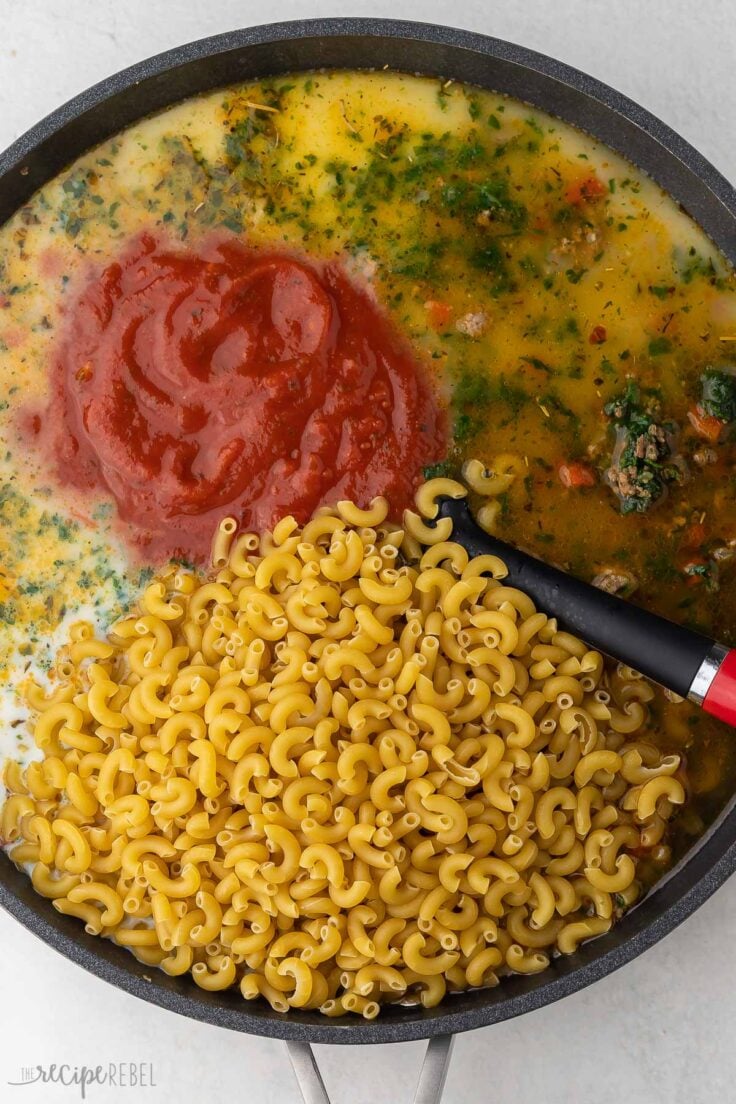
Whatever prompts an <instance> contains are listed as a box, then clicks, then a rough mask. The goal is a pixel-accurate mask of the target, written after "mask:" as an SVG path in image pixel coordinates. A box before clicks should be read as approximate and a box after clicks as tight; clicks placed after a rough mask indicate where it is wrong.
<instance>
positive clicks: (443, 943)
mask: <svg viewBox="0 0 736 1104" xmlns="http://www.w3.org/2000/svg"><path fill="white" fill-rule="evenodd" d="M515 474H517V473H516V466H515V464H514V458H513V457H500V458H498V462H497V463H496V464H495V465H494V467H493V472H492V473H491V472H488V471H486V470H485V469H484V468H483V467H482V466H481V465H478V464H474V465H473V464H469V465H468V466H467V468H466V471H465V476H466V479H467V480H468V482H469V483H470V484H471V486H472V488H473V489H474V490H475V491H476V492H478V493H483V494H486V495H489V494H494V493H499V492H500V491H501V490H502V489H504V488H505V487H506V486H507V485H508V483H509V482H510V481H511V480H512V479H513V478H514V476H515ZM464 493H465V490H464V487H463V486H462V484H460V483H457V482H455V481H453V480H449V479H438V480H432V481H430V482H428V483H425V484H424V485H423V486H422V487H420V489H419V491H418V492H417V496H416V504H417V509H418V513H416V514H415V513H411V512H407V515H406V517H405V521H404V528H403V529H402V528H399V527H397V526H395V525H389V524H388V523H387V513H388V506H387V503H386V502H385V501H384V500H382V499H376V500H375V501H374V502H373V503H372V504H371V506H370V508H369V509H359V508H358V507H357V506H355V505H354V504H353V503H351V502H340V503H338V504H337V507H336V508H335V509H334V510H327V509H323V510H320V511H319V512H318V513H317V515H315V517H314V518H313V519H312V520H311V521H309V522H308V523H307V524H306V525H305V526H304V527H303V528H300V527H299V526H298V524H297V522H296V521H295V520H294V519H293V518H289V517H287V518H283V519H282V520H281V521H280V522H279V523H278V525H276V526H275V527H274V529H273V531H272V532H266V533H263V534H261V535H257V534H253V533H245V534H238V533H237V526H236V524H235V522H234V521H233V519H229V518H226V519H224V520H223V521H222V522H221V524H220V525H219V527H218V529H217V531H216V533H215V536H214V539H213V545H212V572H211V575H210V576H209V577H208V578H205V579H200V578H198V577H197V576H195V575H194V574H193V573H191V572H188V571H184V570H178V571H177V570H174V569H169V570H167V571H166V572H164V573H163V574H162V575H161V577H160V578H159V579H156V580H154V581H153V582H151V583H150V584H148V585H147V587H146V589H145V591H144V592H143V594H142V596H141V599H140V603H139V608H138V609H137V610H135V611H133V612H132V613H130V614H128V615H127V616H126V617H124V618H123V619H121V620H120V621H118V622H117V623H116V624H114V625H112V626H111V627H110V629H109V631H108V633H107V639H106V640H103V641H98V640H95V639H94V637H93V633H92V632H91V627H89V626H86V625H83V624H78V625H76V626H73V629H72V633H71V641H70V643H69V645H68V646H67V647H66V648H65V649H62V652H61V654H60V655H59V656H58V658H57V663H56V669H57V670H59V671H61V672H63V673H64V675H65V678H64V679H63V681H61V682H60V683H59V685H58V686H55V687H54V688H53V689H52V691H51V692H50V693H44V692H43V691H42V690H41V689H40V688H39V687H37V686H34V685H31V686H29V687H28V693H27V697H28V701H29V705H30V706H31V708H32V709H34V710H35V712H36V720H35V730H34V736H35V740H36V744H37V745H38V747H39V749H40V750H41V751H42V752H43V758H42V759H41V760H40V761H39V762H34V763H31V764H30V766H29V767H28V768H27V770H26V771H21V770H20V768H19V766H18V764H16V763H12V762H11V763H8V764H7V765H6V768H5V774H4V779H5V783H6V786H7V788H8V790H9V796H8V798H7V800H6V801H5V804H4V806H3V808H2V811H1V812H0V831H1V833H2V839H3V840H4V841H5V842H6V843H7V844H8V846H9V847H10V853H11V857H12V858H13V859H15V861H17V862H19V863H20V862H22V863H30V864H31V865H32V875H31V876H32V881H33V885H34V887H35V889H36V890H37V892H38V893H40V894H42V895H43V896H45V897H49V898H51V900H52V901H53V904H54V906H55V907H56V908H57V909H58V910H59V911H60V912H62V913H64V914H65V915H68V916H74V917H77V918H79V919H80V920H81V921H82V922H83V923H84V925H85V928H86V930H87V932H89V933H90V934H94V935H102V936H104V937H106V938H109V939H112V940H114V941H115V942H117V943H119V944H120V945H121V946H125V947H128V948H129V950H130V951H131V952H132V953H133V954H135V955H136V956H137V957H139V958H140V959H141V960H142V961H144V962H145V963H147V964H149V965H158V966H160V967H161V968H162V969H163V970H164V971H166V972H167V973H169V974H171V975H174V976H177V975H181V974H184V973H187V972H189V973H191V975H192V977H193V979H194V981H195V982H196V984H197V985H199V986H201V987H202V988H204V989H208V990H211V991H217V990H221V989H227V988H230V987H231V986H235V985H238V986H239V988H240V991H241V993H242V995H243V997H244V998H245V999H247V1000H252V999H265V1000H266V1001H268V1002H269V1003H270V1004H271V1006H272V1007H273V1008H274V1009H275V1010H276V1011H277V1012H287V1011H288V1009H289V1008H306V1009H320V1010H321V1011H322V1012H323V1013H324V1014H325V1015H328V1016H337V1015H342V1014H345V1013H354V1014H359V1015H362V1016H365V1017H368V1018H371V1017H373V1016H375V1015H377V1014H378V1012H379V1010H380V1006H381V1004H385V1003H390V1002H396V1001H400V1002H404V1003H406V1002H412V1001H413V1002H417V1001H418V1002H421V1003H422V1004H423V1005H424V1006H426V1007H431V1006H432V1005H435V1004H437V1003H438V1002H439V1001H440V1000H441V999H442V998H443V997H444V995H445V993H446V992H448V991H456V990H462V989H465V988H468V987H475V986H489V985H496V984H498V982H499V979H500V977H501V976H502V975H504V974H506V973H510V972H516V973H536V972H538V971H540V970H543V969H545V967H546V966H547V965H548V963H549V960H550V956H551V955H553V954H557V953H562V954H570V953H573V952H574V951H575V950H576V949H577V947H578V945H579V944H580V943H581V942H582V941H583V940H586V939H589V938H591V937H594V936H596V935H600V934H601V933H603V932H605V931H607V930H608V929H609V928H610V927H611V924H612V923H613V922H614V919H615V917H616V915H620V913H621V912H622V911H623V909H625V908H626V907H628V905H630V904H632V903H633V902H634V901H635V900H636V898H637V896H638V894H639V891H640V890H639V884H638V882H637V864H638V862H639V861H640V856H641V855H642V854H643V853H644V852H646V851H647V850H648V849H652V848H655V847H662V846H663V845H662V839H663V836H664V834H665V831H666V825H667V821H668V819H669V818H670V817H671V816H672V814H673V813H674V811H675V810H676V809H677V807H678V806H680V805H681V804H682V803H683V802H684V800H685V796H686V794H685V789H684V786H683V781H682V772H681V769H680V761H679V758H678V757H677V756H676V755H671V754H670V755H663V754H662V753H661V752H660V751H659V750H658V748H657V747H655V746H654V744H652V743H651V742H650V741H647V739H646V726H647V719H648V715H647V702H648V700H649V698H650V697H651V689H650V688H649V687H648V686H647V684H646V683H642V682H641V680H639V678H638V676H637V675H636V673H635V672H631V671H630V670H629V669H628V668H623V667H619V668H615V667H612V666H611V665H610V664H607V663H605V662H604V661H603V659H602V657H601V656H600V655H598V654H597V653H595V652H590V651H589V650H588V649H587V647H586V646H585V645H584V644H583V643H582V642H581V641H579V640H578V639H577V638H575V637H573V636H571V635H570V634H568V633H564V632H560V631H559V630H558V628H557V625H556V623H555V621H554V620H553V619H550V618H548V617H547V616H546V615H544V614H542V613H538V612H537V611H536V610H535V608H534V605H533V603H532V601H531V600H530V599H529V598H528V596H527V595H525V594H524V593H522V592H521V591H519V590H516V589H515V588H513V587H508V586H506V585H504V577H505V574H506V569H505V567H504V565H503V563H502V562H501V561H500V560H498V559H497V558H496V557H493V556H484V557H478V558H477V559H475V560H470V561H469V560H468V556H467V553H466V552H465V551H464V549H462V548H461V547H460V546H459V545H458V544H456V543H453V541H452V539H451V538H452V534H451V524H450V523H448V521H447V519H443V520H442V521H440V522H439V524H436V523H435V519H436V515H437V506H436V498H437V496H438V495H450V496H453V497H459V496H461V495H462V494H464Z"/></svg>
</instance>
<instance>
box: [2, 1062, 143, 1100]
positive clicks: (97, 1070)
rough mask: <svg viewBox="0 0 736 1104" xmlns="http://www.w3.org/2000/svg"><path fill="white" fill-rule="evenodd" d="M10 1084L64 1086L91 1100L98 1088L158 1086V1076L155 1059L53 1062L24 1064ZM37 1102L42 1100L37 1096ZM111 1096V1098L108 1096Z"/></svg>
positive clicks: (20, 1085) (83, 1098)
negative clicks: (74, 1063) (81, 1063)
mask: <svg viewBox="0 0 736 1104" xmlns="http://www.w3.org/2000/svg"><path fill="white" fill-rule="evenodd" d="M7 1084H8V1085H9V1086H11V1087H12V1088H25V1087H27V1086H28V1085H63V1086H65V1087H67V1088H72V1089H76V1090H77V1093H78V1095H79V1099H80V1100H87V1099H88V1098H89V1099H91V1098H92V1097H93V1095H94V1093H93V1091H92V1090H94V1089H95V1088H98V1087H100V1086H107V1087H108V1088H114V1089H155V1088H157V1084H156V1078H155V1073H154V1068H153V1063H152V1062H108V1063H107V1064H106V1065H97V1066H72V1065H69V1064H68V1063H65V1062H62V1063H56V1062H54V1063H52V1064H51V1065H48V1066H42V1065H32V1066H22V1067H21V1069H20V1072H19V1075H18V1076H17V1077H16V1078H14V1079H13V1080H8V1082H7ZM33 1099H34V1101H35V1100H37V1099H38V1097H37V1096H34V1098H33ZM107 1099H109V1097H107Z"/></svg>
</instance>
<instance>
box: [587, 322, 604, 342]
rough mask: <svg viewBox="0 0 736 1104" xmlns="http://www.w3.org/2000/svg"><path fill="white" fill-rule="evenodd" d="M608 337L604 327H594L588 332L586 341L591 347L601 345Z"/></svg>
mask: <svg viewBox="0 0 736 1104" xmlns="http://www.w3.org/2000/svg"><path fill="white" fill-rule="evenodd" d="M607 337H608V334H607V333H606V327H605V326H594V327H593V329H592V330H591V331H590V337H589V338H588V341H589V342H590V344H591V345H602V344H603V342H604V341H605V340H606V338H607Z"/></svg>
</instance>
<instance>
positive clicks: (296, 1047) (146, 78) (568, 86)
mask: <svg viewBox="0 0 736 1104" xmlns="http://www.w3.org/2000/svg"><path fill="white" fill-rule="evenodd" d="M383 66H389V67H390V68H393V69H398V70H404V71H407V72H411V73H416V72H419V73H423V74H428V75H434V76H441V77H445V78H453V79H455V80H460V81H466V82H469V83H474V84H477V85H480V86H482V87H485V88H489V89H492V90H494V91H497V92H499V93H507V94H509V95H511V96H515V97H517V98H519V99H521V100H525V101H527V102H529V103H531V104H533V105H535V106H536V107H539V108H541V109H543V110H544V111H547V112H550V113H551V114H553V115H557V116H559V117H560V118H562V119H564V120H565V121H566V122H568V123H572V124H574V125H576V126H578V127H581V128H582V129H583V130H586V131H588V132H590V133H591V134H593V135H594V136H595V137H596V138H598V139H600V140H602V141H603V142H605V143H607V144H608V145H609V146H611V147H612V148H613V149H615V150H616V151H617V152H619V153H621V154H623V155H624V156H625V157H627V158H629V160H630V161H632V162H634V164H636V165H637V166H638V167H639V168H641V169H643V170H644V171H645V172H647V173H648V174H649V175H650V176H652V177H653V178H654V179H655V180H656V181H657V182H658V183H659V184H660V185H662V186H663V187H664V188H666V189H667V190H668V191H669V192H670V193H671V194H672V195H673V196H674V198H675V199H676V200H677V201H678V202H679V203H681V204H682V206H683V207H684V208H685V209H686V210H687V212H688V213H689V214H690V215H692V216H693V217H694V218H695V219H696V220H697V221H698V222H699V223H700V225H701V226H702V227H703V228H704V229H705V230H706V232H707V233H708V234H709V235H710V237H711V238H712V239H713V240H714V241H715V243H716V244H717V245H718V246H719V247H720V249H721V250H722V251H723V253H724V254H725V255H726V256H727V257H728V258H729V259H730V260H731V261H732V262H736V192H734V189H733V188H732V187H731V186H730V185H729V184H728V183H727V181H726V180H724V179H723V177H722V176H720V174H719V173H718V172H716V170H715V169H714V168H713V167H712V166H711V165H710V164H709V163H708V162H707V161H706V160H705V159H704V158H703V157H701V155H700V154H699V153H697V152H696V151H695V150H694V149H693V148H692V147H691V146H690V145H688V143H687V142H685V141H684V140H683V139H682V138H680V137H679V136H678V135H677V134H675V133H674V132H673V131H671V130H670V129H669V128H668V127H666V126H664V125H663V124H662V123H661V122H659V120H657V119H656V118H654V117H653V116H652V115H650V114H649V113H648V112H646V111H644V110H643V109H642V108H641V107H639V106H638V105H637V104H635V103H633V102H632V101H631V100H628V99H626V98H625V97H624V96H622V95H620V94H619V93H618V92H615V91H613V90H612V89H611V88H609V87H608V86H606V85H604V84H601V83H600V82H599V81H596V80H594V79H593V78H591V77H588V76H586V75H584V74H583V73H580V72H577V71H576V70H574V69H571V68H569V67H568V66H566V65H562V64H561V63H560V62H557V61H554V60H552V59H550V58H547V57H545V56H543V55H541V54H537V53H534V52H532V51H530V50H525V49H522V48H521V47H518V46H514V45H511V44H509V43H507V42H502V41H499V40H497V39H492V38H486V37H484V36H482V35H477V34H471V33H469V32H466V31H459V30H454V29H451V28H446V27H437V26H431V25H428V24H419V23H408V22H401V21H394V20H378V19H328V20H307V21H303V22H294V23H280V24H272V25H270V26H263V27H256V28H251V29H245V30H240V31H233V32H231V33H229V34H224V35H219V36H217V37H215V38H209V39H203V40H201V41H199V42H194V43H191V44H190V45H187V46H182V47H180V48H178V49H175V50H171V51H169V52H168V53H165V54H161V55H159V56H158V57H155V58H152V59H150V60H148V61H144V62H142V63H141V64H139V65H135V66H133V67H132V68H130V69H127V70H125V71H123V72H121V73H118V74H116V75H115V76H113V77H110V78H109V79H108V80H105V81H102V82H101V83H100V84H98V85H96V86H95V87H94V88H92V89H90V90H89V91H87V92H84V93H83V94H82V95H81V96H78V97H77V98H76V99H74V100H72V101H71V102H70V103H68V104H66V105H65V106H63V107H61V108H59V109H58V110H57V111H55V112H54V113H53V114H51V115H50V116H48V118H46V119H45V120H44V121H43V122H41V123H40V124H39V125H38V126H36V127H34V128H33V129H32V130H30V131H29V132H28V133H27V134H25V135H24V136H23V137H22V138H20V139H19V140H18V141H17V142H16V143H15V144H14V145H13V146H12V147H11V148H10V149H9V150H8V151H7V152H6V153H5V154H3V155H2V156H0V222H2V221H4V220H5V219H7V218H8V217H10V215H12V214H13V212H14V211H15V210H16V209H17V208H18V207H19V206H21V205H22V204H23V203H24V202H26V201H27V200H28V199H29V198H30V196H31V195H32V194H33V193H34V192H35V191H36V189H37V188H39V187H41V186H42V185H43V184H45V183H46V182H47V181H48V180H50V179H51V178H52V177H54V176H55V175H56V174H57V173H58V172H60V171H61V170H62V169H63V168H64V167H65V166H66V165H68V164H69V162H71V161H73V160H74V159H75V158H76V157H78V156H79V155H80V154H81V153H83V152H84V151H85V150H87V149H88V148H89V147H90V146H92V145H94V144H96V143H98V142H101V141H103V140H104V139H106V138H109V137H111V136H112V135H113V134H115V133H116V132H117V131H118V130H120V129H121V128H123V127H125V126H127V125H128V124H130V123H132V122H134V121H135V120H137V119H139V118H141V117H142V116H145V115H147V114H149V113H150V112H153V111H157V110H159V109H161V108H165V107H168V106H169V105H170V104H172V103H176V102H177V101H179V100H182V99H184V98H185V97H187V96H191V95H194V94H196V93H199V92H203V91H206V90H209V89H212V88H216V87H218V86H221V85H225V84H229V83H233V82H237V81H244V80H250V79H253V78H258V77H262V76H268V75H274V74H279V73H287V72H290V71H294V70H304V69H312V68H323V67H324V68H328V69H334V68H351V69H355V68H358V69H359V68H382V67H383ZM553 612H554V611H553ZM732 805H733V803H730V804H729V806H728V807H727V808H724V809H723V810H722V811H721V814H720V816H719V817H718V819H717V820H716V821H715V823H713V824H712V825H711V826H710V827H709V829H708V830H707V831H706V833H705V834H704V835H703V836H702V837H701V838H700V839H699V840H698V841H697V843H695V844H694V845H693V847H692V848H691V849H690V851H689V852H688V854H687V855H686V856H685V858H684V859H683V861H682V862H680V863H679V864H678V866H677V867H676V868H675V869H674V870H673V871H671V872H670V874H669V875H668V876H667V878H665V879H663V880H662V881H661V882H660V883H659V884H658V885H657V886H656V888H655V889H654V890H653V891H652V892H651V893H650V894H649V895H648V896H647V897H646V898H645V899H644V900H643V901H642V902H641V903H640V904H639V905H637V907H636V908H634V909H632V910H631V911H630V912H629V913H627V915H626V916H625V917H624V918H623V919H622V921H621V922H620V923H619V924H618V925H617V926H616V927H615V928H614V929H613V930H612V931H611V932H609V933H608V934H606V935H604V936H601V937H600V938H598V939H596V940H594V941H592V942H589V943H587V944H585V945H584V946H582V947H581V949H580V950H579V951H578V953H577V954H576V955H574V956H571V957H567V956H565V957H563V958H559V959H557V960H555V961H554V962H553V963H552V965H551V966H550V967H549V969H548V970H546V971H544V972H543V973H541V974H537V975H534V976H532V977H511V978H508V979H506V980H505V981H504V983H503V984H502V985H501V986H499V987H497V988H495V989H482V990H475V991H473V992H469V993H463V994H456V995H452V996H448V997H447V998H446V999H445V1000H444V1001H442V1003H441V1004H440V1005H439V1006H438V1007H437V1008H432V1009H423V1008H400V1007H397V1006H392V1007H390V1008H387V1009H386V1010H384V1011H383V1012H382V1013H381V1015H380V1017H379V1018H378V1019H377V1020H375V1021H371V1022H367V1021H364V1020H362V1019H360V1018H349V1019H341V1020H332V1019H326V1018H324V1017H323V1016H321V1015H320V1014H319V1013H317V1012H304V1011H296V1010H295V1011H293V1012H290V1013H289V1014H288V1016H282V1015H279V1014H277V1013H275V1012H273V1011H272V1010H271V1009H270V1008H269V1007H268V1006H267V1005H266V1004H261V1003H256V1002H248V1003H245V1002H244V1001H243V1000H242V998H241V997H240V995H239V993H237V992H225V993H206V992H204V991H202V990H200V989H197V987H196V986H195V985H194V983H193V982H191V980H190V979H188V978H186V977H181V978H172V977H168V976H167V975H165V974H163V973H162V972H159V971H156V970H151V968H150V967H147V966H144V965H142V964H140V963H139V962H137V961H136V960H135V959H134V958H133V957H132V955H130V954H129V953H128V952H127V951H125V950H123V949H122V948H119V947H116V946H115V945H114V944H112V943H109V942H106V941H102V940H98V939H95V938H94V937H92V936H88V935H86V934H85V932H84V930H83V928H82V926H81V925H80V924H79V923H78V922H76V921H75V920H73V919H71V918H67V917H64V916H61V915H60V914H59V913H57V912H56V911H55V910H54V909H53V907H52V906H51V903H50V902H49V901H46V900H44V899H43V898H41V897H39V896H37V895H36V893H35V892H34V891H33V889H32V887H31V884H30V882H29V880H28V878H27V877H26V876H25V875H24V874H22V873H20V872H19V871H17V870H16V869H15V867H14V866H13V865H12V863H11V862H10V860H9V859H8V858H7V856H5V855H4V854H0V904H2V905H4V907H5V908H6V909H7V910H8V911H9V912H10V913H12V915H13V916H15V917H16V918H17V919H18V920H19V921H20V922H21V923H22V924H24V925H25V926H26V927H27V928H28V929H29V930H31V931H32V932H34V933H35V934H36V935H38V936H39V937H40V938H42V939H43V940H45V942H47V943H48V944H50V945H51V946H53V947H56V948H57V949H58V950H59V951H61V952H62V953H63V954H65V955H67V956H68V957H69V958H71V959H73V960H74V961H75V962H77V963H79V964H80V965H82V966H84V967H85V968H86V969H88V970H90V971H91V972H92V973H94V974H97V975H98V976H99V977H102V978H105V979H106V980H107V981H110V982H112V983H113V984H115V985H118V986H120V987H121V988H122V989H125V990H127V991H128V992H131V993H134V994H135V995H137V996H139V997H142V998H143V999H144V1000H149V1001H151V1002H152V1003H154V1004H158V1005H160V1006H162V1007H164V1008H169V1009H171V1010H173V1011H175V1012H179V1013H181V1014H182V1015H185V1016H191V1017H193V1018H195V1019H199V1020H204V1021H206V1022H208V1023H213V1024H218V1025H220V1026H222V1027H228V1028H231V1029H234V1030H237V1031H246V1032H250V1033H253V1034H256V1035H269V1036H274V1037H277V1038H281V1039H286V1040H288V1041H289V1044H290V1052H291V1056H292V1060H293V1062H294V1065H295V1069H296V1071H297V1074H298V1077H299V1081H300V1086H301V1088H302V1091H303V1093H304V1096H305V1100H308V1101H310V1102H313V1104H318V1102H320V1101H322V1102H324V1101H326V1100H327V1096H326V1094H325V1093H324V1089H323V1087H321V1082H320V1080H319V1075H318V1073H317V1072H316V1068H315V1066H314V1064H313V1058H312V1054H311V1050H310V1049H309V1044H310V1043H319V1042H324V1043H385V1042H399V1041H402V1040H407V1039H427V1038H430V1039H432V1042H431V1044H430V1048H429V1050H428V1057H427V1062H426V1064H425V1069H424V1072H423V1076H422V1081H421V1083H420V1087H419V1090H418V1093H417V1097H416V1099H417V1100H422V1101H424V1102H425V1104H428V1102H429V1101H431V1100H433V1099H434V1100H436V1099H438V1094H439V1092H440V1091H441V1085H442V1080H443V1076H444V1072H445V1070H446V1059H447V1056H448V1054H449V1041H450V1037H451V1035H452V1033H454V1032H458V1031H467V1030H469V1029H471V1028H475V1027H481V1026H483V1025H486V1024H491V1023H496V1022H498V1021H500V1020H504V1019H508V1018H509V1017H512V1016H518V1015H521V1014H522V1013H524V1012H528V1011H530V1010H532V1009H534V1008H539V1007H540V1006H542V1005H545V1004H550V1003H552V1002H553V1001H555V1000H558V999H559V998H560V997H564V996H566V995H568V994H570V993H573V992H575V991H576V990H578V989H581V988H582V987H583V986H586V985H589V984H590V983H591V982H593V981H596V980H597V979H599V978H601V977H603V976H604V975H605V974H609V973H611V972H612V971H613V970H615V969H617V968H618V967H619V966H622V965H623V964H624V963H626V962H629V961H630V960H631V959H632V958H634V957H635V956H636V955H638V954H640V953H641V952H642V951H643V950H645V949H646V948H647V947H650V946H651V945H652V944H653V943H656V942H657V941H658V940H659V939H661V938H662V937H663V936H664V935H666V934H667V933H668V932H669V931H671V930H672V929H673V928H674V927H675V926H676V925H677V924H679V923H680V922H681V921H682V920H684V919H685V917H687V916H688V915H689V914H690V913H691V912H693V911H694V909H696V908H697V907H698V906H699V905H701V904H702V903H703V902H704V901H705V900H706V899H707V898H708V897H709V896H710V895H711V894H712V893H713V892H714V890H715V889H716V888H717V887H718V886H719V885H720V884H721V883H722V882H723V881H724V880H725V879H726V878H727V877H728V875H729V874H730V873H731V872H732V871H733V870H734V868H735V867H736V819H735V818H734V817H733V816H732V815H730V814H731V809H732Z"/></svg>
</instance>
